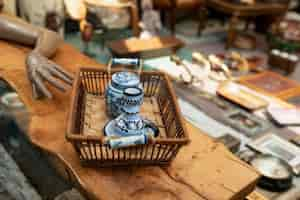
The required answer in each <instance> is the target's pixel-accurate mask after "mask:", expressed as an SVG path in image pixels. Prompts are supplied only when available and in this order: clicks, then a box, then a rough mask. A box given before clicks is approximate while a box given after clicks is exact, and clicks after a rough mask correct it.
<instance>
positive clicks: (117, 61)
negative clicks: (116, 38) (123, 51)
mask: <svg viewBox="0 0 300 200" xmlns="http://www.w3.org/2000/svg"><path fill="white" fill-rule="evenodd" d="M116 64H120V65H135V66H138V75H139V76H140V75H141V73H142V69H143V60H142V59H139V58H111V59H110V60H109V62H108V64H107V72H108V76H109V77H110V75H111V66H112V65H116Z"/></svg>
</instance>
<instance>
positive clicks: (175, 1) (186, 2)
mask: <svg viewBox="0 0 300 200" xmlns="http://www.w3.org/2000/svg"><path fill="white" fill-rule="evenodd" d="M153 5H154V8H155V9H158V10H161V11H162V15H163V16H164V14H167V15H168V17H169V23H170V28H171V31H172V34H174V33H175V24H176V12H177V11H179V10H180V11H183V10H189V11H192V12H191V14H193V15H194V14H196V13H197V17H198V20H199V25H198V35H200V34H201V31H202V30H203V29H204V28H205V22H206V15H207V10H206V9H205V5H204V0H153ZM165 12H166V13H165Z"/></svg>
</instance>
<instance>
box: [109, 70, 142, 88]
mask: <svg viewBox="0 0 300 200" xmlns="http://www.w3.org/2000/svg"><path fill="white" fill-rule="evenodd" d="M112 83H113V84H115V85H117V86H118V87H120V88H128V87H135V86H138V85H139V83H140V79H139V77H138V76H137V75H136V74H135V73H132V72H117V73H114V74H113V75H112Z"/></svg>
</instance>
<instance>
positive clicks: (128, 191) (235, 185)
mask: <svg viewBox="0 0 300 200" xmlns="http://www.w3.org/2000/svg"><path fill="white" fill-rule="evenodd" d="M0 49H1V54H0V77H2V78H3V79H5V80H6V81H7V82H8V83H9V84H10V85H11V86H12V87H13V88H14V89H15V90H16V91H17V93H18V94H19V96H20V98H21V99H22V101H23V102H24V103H25V105H26V107H27V109H28V110H29V112H30V114H31V120H30V125H29V130H28V136H29V139H30V140H31V142H32V143H33V144H35V145H37V146H38V147H40V148H41V149H43V150H44V151H46V152H47V153H49V154H51V155H53V156H55V157H56V158H57V159H55V160H57V161H56V162H60V164H63V166H65V168H66V169H67V170H68V171H70V173H72V174H73V175H74V177H75V179H76V182H77V185H78V187H80V188H81V189H83V190H84V191H85V192H86V194H87V195H88V197H89V198H91V199H112V200H117V199H130V200H134V199H139V200H144V199H182V200H185V199H189V200H193V199H200V200H204V199H210V200H223V199H244V198H245V196H246V195H248V194H249V193H250V192H251V191H252V190H253V189H254V186H255V184H256V182H257V179H258V178H259V175H258V173H257V172H256V171H254V170H253V169H252V168H251V167H249V166H248V165H247V164H245V163H243V162H241V161H240V160H239V159H238V158H236V157H235V156H234V155H232V154H231V153H229V151H227V150H226V148H225V147H224V146H223V145H222V144H220V143H216V142H215V141H213V140H212V139H211V138H209V137H208V136H206V135H205V134H203V133H202V132H201V131H200V130H199V129H196V128H195V127H193V126H192V125H191V124H189V123H187V130H188V131H189V134H190V137H191V140H192V142H191V143H190V144H189V145H188V146H187V147H184V148H183V149H182V150H181V151H180V152H179V154H178V156H177V158H176V159H175V160H174V161H173V163H172V164H171V165H170V166H169V167H166V168H160V167H143V168H141V167H140V168H138V167H127V168H105V169H104V168H102V169H93V168H83V167H82V166H80V163H79V159H78V158H77V157H76V154H75V151H74V149H73V147H72V145H71V144H69V143H68V142H67V141H66V139H65V131H66V120H67V117H68V107H69V101H70V91H69V92H67V93H60V92H57V91H56V90H53V89H52V88H51V89H50V90H51V92H53V94H54V99H52V100H48V99H45V100H42V101H36V100H34V99H33V98H32V96H31V90H30V84H29V82H28V80H27V78H26V72H25V56H26V53H27V52H28V51H29V49H26V48H23V47H20V46H19V45H15V44H12V43H7V42H4V41H0ZM53 60H54V61H55V62H57V63H58V64H60V65H61V66H62V67H64V68H65V69H67V70H69V71H71V72H73V73H74V72H75V71H76V70H77V69H78V68H79V67H80V66H99V67H102V65H100V64H97V63H96V61H94V60H92V59H90V58H88V57H86V56H84V55H82V54H80V53H79V52H78V51H77V50H75V49H74V48H73V47H71V46H70V45H67V44H62V45H61V47H60V48H59V49H58V51H57V53H56V55H55V57H54V59H53Z"/></svg>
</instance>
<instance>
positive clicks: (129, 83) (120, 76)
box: [105, 58, 141, 118]
mask: <svg viewBox="0 0 300 200" xmlns="http://www.w3.org/2000/svg"><path fill="white" fill-rule="evenodd" d="M140 62H141V61H139V59H135V58H132V59H127V58H113V59H111V61H110V63H109V64H108V71H109V74H110V68H111V65H114V64H123V65H139V63H140ZM129 87H141V86H140V78H139V76H138V74H136V73H133V72H128V71H121V72H116V73H114V74H113V75H112V78H111V82H110V84H109V86H108V87H107V89H106V93H105V97H106V98H105V99H106V111H107V114H108V116H110V117H113V118H115V117H117V116H119V115H120V114H121V113H122V110H121V105H120V100H121V98H122V96H123V92H124V90H125V89H126V88H129Z"/></svg>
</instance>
